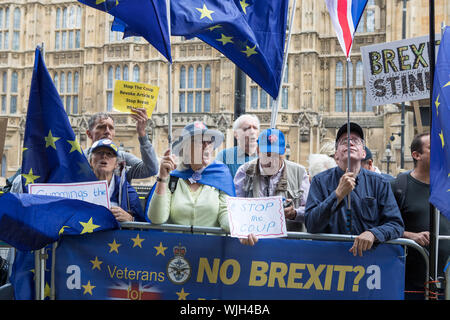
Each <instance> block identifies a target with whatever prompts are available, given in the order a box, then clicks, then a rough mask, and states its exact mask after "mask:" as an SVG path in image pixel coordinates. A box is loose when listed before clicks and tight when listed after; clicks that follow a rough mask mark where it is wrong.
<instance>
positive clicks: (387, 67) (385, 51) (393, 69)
mask: <svg viewBox="0 0 450 320" xmlns="http://www.w3.org/2000/svg"><path fill="white" fill-rule="evenodd" d="M435 37H436V54H437V52H438V48H437V46H438V45H439V44H440V39H441V35H440V34H436V35H435ZM429 38H430V37H429V35H428V36H422V37H417V38H411V39H403V40H398V41H393V42H386V43H377V44H373V45H369V46H365V47H361V56H362V61H363V68H364V80H365V84H366V92H367V97H366V104H367V105H368V106H378V105H383V104H388V103H397V102H404V101H414V100H420V99H429V98H430V86H431V82H430V81H431V79H430V58H429V56H428V49H429V46H430V43H429Z"/></svg>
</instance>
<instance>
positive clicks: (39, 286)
mask: <svg viewBox="0 0 450 320" xmlns="http://www.w3.org/2000/svg"><path fill="white" fill-rule="evenodd" d="M120 225H121V228H122V229H138V230H162V231H169V232H183V233H197V234H216V235H221V236H229V234H228V233H226V232H225V231H224V230H223V229H222V228H215V227H200V226H185V225H176V224H161V225H156V224H151V223H147V222H122V223H120ZM356 237H357V236H356V235H342V234H323V233H316V234H312V233H307V232H288V236H287V239H297V240H299V239H302V240H318V241H347V242H353V241H354V240H355V238H356ZM385 243H387V244H395V245H402V246H405V249H407V248H412V249H415V250H417V251H419V253H420V254H421V256H422V257H423V259H424V262H425V266H426V272H425V274H424V283H425V284H426V290H425V299H427V300H428V297H429V295H428V292H429V290H428V281H429V261H428V252H427V251H426V250H425V249H424V248H423V247H422V246H420V245H419V244H417V243H416V242H415V241H413V240H410V239H404V238H398V239H395V240H390V241H387V242H385ZM56 247H57V242H55V243H54V244H53V254H52V261H51V284H50V288H51V292H50V299H51V300H55V297H56V295H55V250H56ZM45 255H46V253H45V250H38V251H36V259H35V262H36V269H35V270H36V272H35V280H36V281H35V283H36V286H35V287H36V300H44V298H45V296H44V287H45V281H44V280H45V279H44V272H45V258H46V256H45Z"/></svg>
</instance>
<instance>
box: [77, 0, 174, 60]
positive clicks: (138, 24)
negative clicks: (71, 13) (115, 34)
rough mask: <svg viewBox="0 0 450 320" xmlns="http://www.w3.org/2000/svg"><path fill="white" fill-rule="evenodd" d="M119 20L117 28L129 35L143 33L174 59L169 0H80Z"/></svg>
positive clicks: (164, 54)
mask: <svg viewBox="0 0 450 320" xmlns="http://www.w3.org/2000/svg"><path fill="white" fill-rule="evenodd" d="M78 1H79V2H81V3H84V4H85V5H88V6H90V7H92V8H95V9H97V10H101V11H105V12H107V13H109V14H110V15H112V16H114V17H115V18H116V19H118V20H115V22H114V28H113V30H114V31H122V32H124V38H126V37H128V36H134V35H137V36H142V37H143V38H144V39H145V40H147V41H148V43H150V44H151V45H152V46H153V47H155V48H156V50H158V51H159V52H160V53H161V54H162V55H163V56H164V57H166V59H167V60H168V61H170V62H172V56H171V52H170V35H169V23H168V20H167V4H166V0H146V1H142V0H78Z"/></svg>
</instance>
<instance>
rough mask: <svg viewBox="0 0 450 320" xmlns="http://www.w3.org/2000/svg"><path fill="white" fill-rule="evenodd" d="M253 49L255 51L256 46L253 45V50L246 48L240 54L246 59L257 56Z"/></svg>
mask: <svg viewBox="0 0 450 320" xmlns="http://www.w3.org/2000/svg"><path fill="white" fill-rule="evenodd" d="M255 49H256V44H255V46H254V47H253V48H250V47H249V46H246V49H245V50H244V51H242V52H243V53H245V54H246V55H247V58H248V57H250V56H252V55H254V54H257V52H256V51H255Z"/></svg>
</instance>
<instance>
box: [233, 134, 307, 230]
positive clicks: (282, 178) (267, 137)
mask: <svg viewBox="0 0 450 320" xmlns="http://www.w3.org/2000/svg"><path fill="white" fill-rule="evenodd" d="M257 150H258V158H257V159H254V160H252V161H249V162H247V163H245V164H243V165H242V166H241V167H240V168H239V169H238V171H237V173H236V176H235V177H234V184H235V187H236V196H238V197H245V198H259V197H268V196H282V197H283V198H284V199H285V206H286V207H285V208H284V215H285V217H286V227H287V230H288V231H305V228H304V224H303V223H304V215H305V204H306V198H307V196H308V190H309V177H308V175H307V173H306V169H305V167H303V166H302V165H299V164H297V163H294V162H291V161H288V160H286V159H285V158H284V153H285V150H286V146H285V138H284V134H283V133H282V132H281V131H280V130H278V129H266V130H264V131H263V132H261V134H260V135H259V138H258V148H257Z"/></svg>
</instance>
